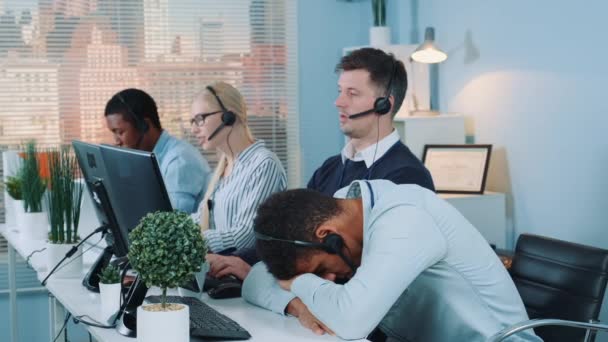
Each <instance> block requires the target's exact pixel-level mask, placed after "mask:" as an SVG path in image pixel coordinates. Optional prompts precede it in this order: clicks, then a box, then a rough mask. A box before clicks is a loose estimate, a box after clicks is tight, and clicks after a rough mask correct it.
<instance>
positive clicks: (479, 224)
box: [439, 191, 512, 249]
mask: <svg viewBox="0 0 608 342" xmlns="http://www.w3.org/2000/svg"><path fill="white" fill-rule="evenodd" d="M439 196H440V197H441V198H443V199H445V200H446V201H448V202H449V203H450V204H451V205H452V206H454V207H455V208H456V209H457V210H458V211H460V213H461V214H462V215H463V216H464V217H465V218H466V219H467V220H469V222H471V223H472V224H473V226H475V228H477V230H478V231H479V232H480V233H481V235H482V236H483V237H484V238H486V240H488V242H489V243H491V244H493V245H496V247H497V248H502V249H505V248H507V247H510V246H512V243H511V241H508V240H509V239H510V237H509V236H508V232H507V204H506V196H505V194H503V193H499V192H490V191H486V192H485V193H484V194H483V195H457V194H439ZM507 242H508V243H507Z"/></svg>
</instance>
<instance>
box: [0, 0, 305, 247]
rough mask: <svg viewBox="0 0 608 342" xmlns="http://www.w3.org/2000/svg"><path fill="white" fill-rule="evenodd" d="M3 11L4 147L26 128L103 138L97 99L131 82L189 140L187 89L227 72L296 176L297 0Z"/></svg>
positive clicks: (31, 3) (0, 137)
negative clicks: (146, 94)
mask: <svg viewBox="0 0 608 342" xmlns="http://www.w3.org/2000/svg"><path fill="white" fill-rule="evenodd" d="M0 14H1V15H0V89H1V90H2V91H0V149H2V150H5V149H7V148H10V147H14V146H18V145H19V144H20V143H22V142H23V141H25V140H26V139H29V138H35V139H36V140H37V142H38V144H39V145H41V146H52V145H57V144H62V143H69V142H70V141H71V140H72V139H79V140H84V141H88V142H94V143H111V142H112V139H111V135H110V134H109V132H108V131H107V129H106V127H105V122H104V116H103V110H104V107H105V103H106V102H107V100H108V99H109V98H110V97H111V96H112V95H113V94H114V93H116V92H117V91H119V90H121V89H124V88H128V87H136V88H140V89H143V90H145V91H146V92H148V93H149V94H151V95H152V97H153V98H154V99H155V100H156V102H157V105H158V108H159V114H160V116H161V123H162V124H163V127H164V128H165V129H166V130H168V131H169V133H171V134H172V135H175V136H177V137H179V138H182V139H186V140H189V141H190V142H191V143H193V144H196V143H195V141H194V139H192V136H191V133H190V123H189V118H190V105H191V100H192V97H193V95H194V94H195V93H197V92H198V91H200V90H201V89H203V87H204V86H205V85H207V84H208V83H210V82H213V81H216V80H224V81H227V82H229V83H231V84H233V85H234V86H236V87H237V88H238V89H239V90H240V91H241V92H242V93H243V95H244V97H245V99H246V101H247V107H248V114H249V124H250V126H251V129H252V131H253V133H254V135H255V136H256V138H259V139H263V140H265V141H266V144H267V146H268V147H269V148H270V149H271V150H272V151H274V152H275V153H276V154H277V155H278V156H279V158H280V160H281V162H282V163H283V165H284V167H285V169H286V170H287V172H288V179H289V184H290V186H291V187H293V186H297V185H299V184H300V172H299V170H300V166H299V155H298V147H297V145H298V141H299V137H298V117H297V116H298V113H297V108H298V103H297V100H298V99H297V81H298V80H297V41H296V39H297V32H296V28H297V23H296V2H295V1H290V0H222V1H217V0H171V1H169V0H0ZM205 155H206V156H207V158H208V160H209V162H210V163H211V164H212V165H214V164H215V162H216V157H215V155H214V154H211V153H205ZM3 207H4V206H3V205H2V208H3ZM0 219H2V221H3V218H2V217H0ZM0 249H5V247H3V246H2V245H0Z"/></svg>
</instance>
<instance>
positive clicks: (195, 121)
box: [190, 110, 222, 127]
mask: <svg viewBox="0 0 608 342" xmlns="http://www.w3.org/2000/svg"><path fill="white" fill-rule="evenodd" d="M221 112H222V111H221V110H217V111H215V112H211V113H199V114H196V115H195V116H194V117H193V118H192V119H190V125H192V126H194V125H196V126H197V127H201V126H202V125H204V124H205V119H207V117H208V116H211V115H214V114H219V113H221Z"/></svg>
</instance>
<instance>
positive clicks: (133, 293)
mask: <svg viewBox="0 0 608 342" xmlns="http://www.w3.org/2000/svg"><path fill="white" fill-rule="evenodd" d="M147 292H148V288H147V287H146V284H145V283H144V282H143V280H141V278H140V277H139V276H137V278H136V279H135V281H134V282H133V284H132V285H131V288H129V292H128V293H127V298H126V300H125V301H124V303H123V304H122V306H121V307H120V310H119V311H118V315H117V316H116V318H115V319H114V323H116V331H118V333H119V334H121V335H124V336H127V337H137V307H138V306H140V305H141V304H142V303H143V302H144V298H145V297H146V293H147Z"/></svg>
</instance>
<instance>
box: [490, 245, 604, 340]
mask: <svg viewBox="0 0 608 342" xmlns="http://www.w3.org/2000/svg"><path fill="white" fill-rule="evenodd" d="M510 273H511V277H512V278H513V281H514V282H515V285H516V287H517V290H518V291H519V294H520V295H521V298H522V300H523V302H524V305H525V307H526V311H527V312H528V316H529V317H530V318H531V320H529V321H526V322H521V323H518V324H515V325H513V326H511V327H507V328H505V329H503V330H502V331H500V332H499V333H497V334H496V335H494V336H493V337H491V338H490V340H489V341H496V342H497V341H502V340H503V339H504V338H506V337H508V336H510V335H513V334H515V333H517V332H519V331H522V330H526V329H530V328H535V329H534V331H535V332H536V334H537V335H538V336H539V337H540V338H542V339H543V340H544V341H545V342H562V341H568V342H572V341H594V340H595V333H596V331H608V325H604V324H599V323H598V322H599V321H598V320H597V319H598V316H599V313H600V309H601V307H602V301H603V299H604V293H605V291H606V282H607V281H608V250H605V249H601V248H594V247H589V246H584V245H579V244H575V243H570V242H566V241H561V240H556V239H551V238H547V237H542V236H538V235H529V234H522V235H520V237H519V239H518V241H517V246H516V247H515V255H514V256H513V264H512V266H511V269H510Z"/></svg>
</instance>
